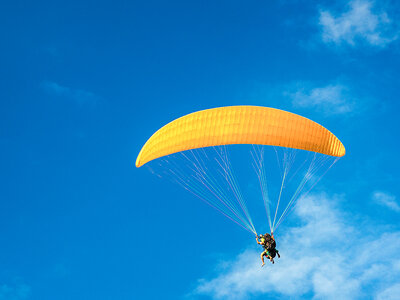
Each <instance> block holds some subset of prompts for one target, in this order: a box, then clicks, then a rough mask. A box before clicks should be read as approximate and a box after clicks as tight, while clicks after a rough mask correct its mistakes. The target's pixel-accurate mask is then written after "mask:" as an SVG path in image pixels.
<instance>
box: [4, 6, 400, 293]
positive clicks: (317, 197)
mask: <svg viewBox="0 0 400 300" xmlns="http://www.w3.org/2000/svg"><path fill="white" fill-rule="evenodd" d="M399 8H400V7H399V4H398V3H396V1H369V0H356V1H350V2H348V1H335V2H333V1H318V3H317V2H314V1H296V0H293V1H291V0H285V1H283V0H282V1H275V2H272V1H250V2H249V1H246V2H244V1H208V2H207V1H206V2H205V1H168V2H167V1H140V2H139V1H112V2H111V1H85V0H83V1H31V2H28V1H9V2H2V3H1V4H0V25H1V26H0V34H1V56H0V77H1V80H0V114H1V118H0V146H1V147H0V154H1V159H0V170H1V173H0V181H1V184H0V246H1V251H0V299H1V300H3V299H8V300H14V299H15V300H20V299H40V300H46V299H96V300H102V299H121V300H122V299H158V298H162V299H217V298H218V299H233V298H237V299H249V298H250V299H265V298H274V297H276V298H282V297H283V298H284V297H287V298H311V297H315V298H317V299H318V298H323V299H328V298H334V297H336V296H340V297H341V298H342V299H344V298H353V299H357V298H362V299H365V298H376V299H394V298H390V297H395V296H396V295H398V294H399V293H400V281H399V278H400V255H399V253H400V228H399V219H400V201H399V198H398V197H399V195H400V190H399V189H400V187H399V185H398V182H399V179H400V178H399V176H398V169H399V165H400V164H399V161H398V159H397V153H398V147H399V140H398V130H399V128H400V119H399V118H398V112H399V109H400V104H399V102H398V99H399V96H400V92H399V89H398V87H399V85H400V82H399V77H400V76H399V75H400V74H399V70H400V59H399V50H400V49H399V39H400V36H399V34H400V27H399V26H400V23H399V22H398V20H399V14H400V10H399ZM243 104H248V105H262V106H270V107H275V108H280V109H285V110H288V111H291V112H294V113H298V114H301V115H304V116H306V117H308V118H310V119H312V120H314V121H316V122H318V123H321V124H323V125H324V126H325V127H327V128H328V129H330V130H331V131H332V132H334V133H335V134H336V135H337V136H338V137H339V138H340V139H341V140H342V142H343V143H344V145H345V146H346V149H347V154H346V156H345V157H344V158H343V159H341V160H340V161H339V162H338V164H337V165H336V166H335V168H334V169H332V171H330V172H329V173H328V175H327V176H326V178H324V180H323V182H321V184H320V185H319V186H318V188H316V189H315V190H314V193H313V194H311V195H309V197H307V198H305V199H302V201H303V202H302V205H298V206H297V207H296V210H295V211H294V213H293V214H292V216H291V221H290V222H289V223H288V225H287V226H286V227H285V230H282V231H280V232H279V233H278V234H277V238H278V245H279V249H280V251H281V254H282V258H281V259H280V261H279V262H277V263H276V264H275V265H274V266H273V267H272V266H270V265H268V268H267V269H260V268H259V252H260V248H259V247H258V246H257V245H256V244H255V243H254V240H253V237H252V236H250V235H249V234H248V233H247V232H245V231H244V230H242V229H241V228H239V227H238V226H235V225H234V224H233V223H231V222H229V221H227V219H225V218H223V217H222V216H221V215H219V214H218V213H216V212H215V211H213V210H211V209H210V208H209V207H207V206H206V205H204V204H203V203H201V202H200V201H198V200H197V199H195V198H193V197H192V196H191V195H190V194H188V193H187V192H185V191H184V190H183V189H179V188H178V187H176V186H174V185H171V184H170V183H169V182H168V181H163V180H159V179H158V178H157V177H155V176H153V175H152V174H151V173H150V172H148V170H146V168H141V169H136V168H135V166H134V161H135V159H136V155H137V154H138V152H139V150H140V148H141V147H142V145H143V144H144V142H145V141H146V140H147V139H148V138H149V137H150V135H151V134H152V133H153V132H154V131H155V130H157V129H158V128H159V127H161V126H162V125H164V124H165V123H167V122H169V121H171V120H173V119H175V118H177V117H179V116H182V115H184V114H187V113H190V112H193V111H197V110H200V109H206V108H211V107H218V106H225V105H243ZM299 249H301V251H300V253H299ZM337 286H340V287H342V289H341V290H340V291H338V290H337Z"/></svg>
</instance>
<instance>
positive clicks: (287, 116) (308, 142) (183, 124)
mask: <svg viewBox="0 0 400 300" xmlns="http://www.w3.org/2000/svg"><path fill="white" fill-rule="evenodd" d="M230 144H260V145H273V146H281V147H289V148H295V149H303V150H308V151H313V152H318V153H323V154H327V155H331V156H337V157H341V156H343V155H344V154H345V148H344V146H343V144H342V143H341V142H340V141H339V139H338V138H337V137H335V136H334V135H333V134H332V133H331V132H330V131H329V130H327V129H326V128H324V127H322V126H321V125H319V124H317V123H315V122H314V121H311V120H309V119H307V118H304V117H302V116H299V115H296V114H293V113H290V112H287V111H283V110H279V109H274V108H269V107H261V106H228V107H218V108H213V109H207V110H202V111H198V112H194V113H191V114H188V115H186V116H183V117H181V118H179V119H176V120H174V121H172V122H170V123H168V124H167V125H165V126H164V127H162V128H161V129H159V130H158V131H157V132H156V133H154V134H153V136H152V137H150V139H149V140H148V141H147V142H146V144H145V145H144V146H143V148H142V150H141V151H140V153H139V155H138V157H137V159H136V167H140V166H142V165H144V164H145V163H147V162H149V161H151V160H153V159H156V158H159V157H162V156H165V155H169V154H172V153H176V152H179V151H184V150H189V149H196V148H202V147H209V146H217V145H230Z"/></svg>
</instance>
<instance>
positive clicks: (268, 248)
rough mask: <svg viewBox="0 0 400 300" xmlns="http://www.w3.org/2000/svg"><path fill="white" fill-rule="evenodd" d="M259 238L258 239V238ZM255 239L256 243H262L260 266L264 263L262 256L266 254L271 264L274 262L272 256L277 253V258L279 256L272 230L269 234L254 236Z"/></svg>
mask: <svg viewBox="0 0 400 300" xmlns="http://www.w3.org/2000/svg"><path fill="white" fill-rule="evenodd" d="M259 238H260V240H258V239H259ZM256 241H257V244H259V245H262V246H263V248H264V251H263V252H262V253H261V256H260V257H261V261H262V265H261V267H263V266H264V265H265V262H264V256H266V257H267V258H268V259H269V260H270V262H272V263H273V264H274V263H275V262H274V258H275V256H276V255H278V258H281V256H280V255H279V251H278V249H276V241H275V237H274V233H273V232H271V234H269V233H266V234H264V235H262V234H260V235H259V236H256Z"/></svg>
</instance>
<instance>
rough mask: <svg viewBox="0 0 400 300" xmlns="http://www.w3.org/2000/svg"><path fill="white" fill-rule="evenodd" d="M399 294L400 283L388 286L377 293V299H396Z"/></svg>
mask: <svg viewBox="0 0 400 300" xmlns="http://www.w3.org/2000/svg"><path fill="white" fill-rule="evenodd" d="M399 296H400V283H397V284H394V285H392V286H390V287H388V288H387V289H386V290H384V291H382V292H381V293H379V294H378V295H377V297H376V299H377V300H398V299H399Z"/></svg>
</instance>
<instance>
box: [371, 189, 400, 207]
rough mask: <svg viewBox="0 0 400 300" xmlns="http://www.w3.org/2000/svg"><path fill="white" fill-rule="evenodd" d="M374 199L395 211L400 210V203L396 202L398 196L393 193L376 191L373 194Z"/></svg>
mask: <svg viewBox="0 0 400 300" xmlns="http://www.w3.org/2000/svg"><path fill="white" fill-rule="evenodd" d="M372 199H373V200H374V201H375V202H376V203H378V204H380V205H383V206H386V207H388V208H390V209H391V210H394V211H395V212H400V205H399V204H398V203H397V202H396V197H395V196H393V195H391V194H388V193H385V192H380V191H375V192H374V193H373V194H372Z"/></svg>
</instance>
